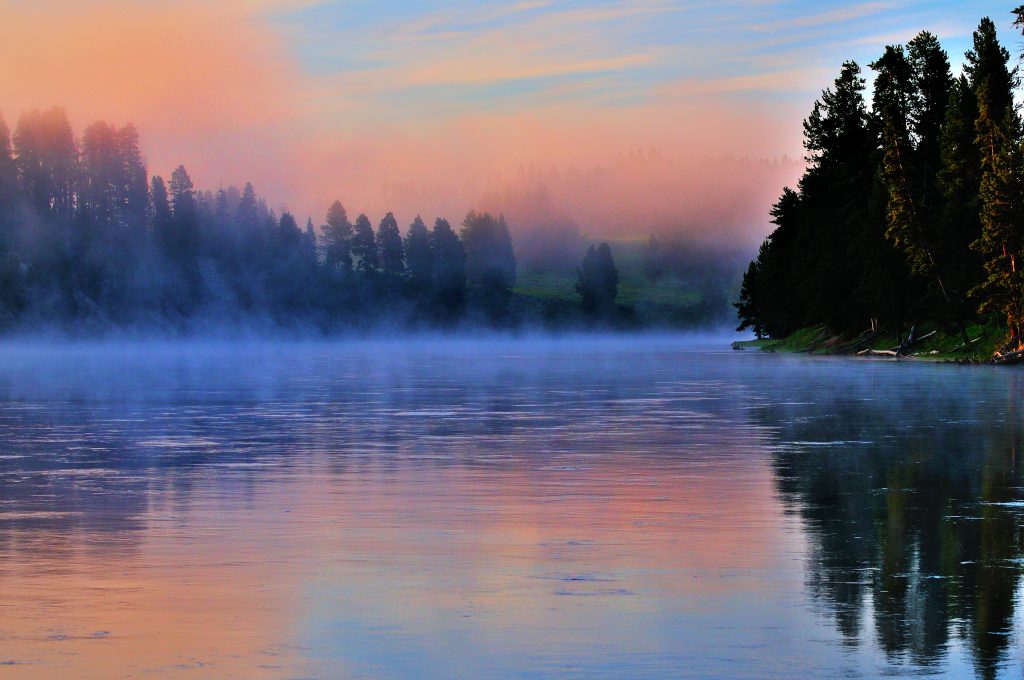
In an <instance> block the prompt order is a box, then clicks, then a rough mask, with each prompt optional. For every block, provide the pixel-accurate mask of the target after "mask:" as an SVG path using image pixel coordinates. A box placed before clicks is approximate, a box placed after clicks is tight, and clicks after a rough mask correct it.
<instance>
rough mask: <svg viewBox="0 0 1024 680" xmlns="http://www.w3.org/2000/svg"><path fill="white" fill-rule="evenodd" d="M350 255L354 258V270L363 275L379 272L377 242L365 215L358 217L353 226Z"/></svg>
mask: <svg viewBox="0 0 1024 680" xmlns="http://www.w3.org/2000/svg"><path fill="white" fill-rule="evenodd" d="M352 255H353V256H355V258H356V269H357V270H358V271H360V272H362V273H363V274H374V273H376V272H377V271H379V270H380V258H379V255H378V253H377V240H376V239H375V238H374V236H373V226H372V225H371V224H370V219H369V218H368V217H367V216H366V215H362V214H361V215H359V217H357V218H356V223H355V225H354V226H353V233H352Z"/></svg>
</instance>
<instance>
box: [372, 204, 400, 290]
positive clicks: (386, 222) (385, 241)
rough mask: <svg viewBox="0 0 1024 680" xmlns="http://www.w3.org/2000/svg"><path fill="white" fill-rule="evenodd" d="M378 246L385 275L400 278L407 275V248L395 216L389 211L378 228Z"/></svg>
mask: <svg viewBox="0 0 1024 680" xmlns="http://www.w3.org/2000/svg"><path fill="white" fill-rule="evenodd" d="M377 247H378V248H379V249H380V266H381V271H382V272H383V273H384V276H386V277H388V278H390V279H400V278H402V277H403V276H405V249H404V248H403V247H402V232H401V231H399V229H398V221H397V220H395V216H394V215H393V214H391V213H388V214H387V215H385V216H384V218H383V219H382V220H381V221H380V226H379V227H378V228H377Z"/></svg>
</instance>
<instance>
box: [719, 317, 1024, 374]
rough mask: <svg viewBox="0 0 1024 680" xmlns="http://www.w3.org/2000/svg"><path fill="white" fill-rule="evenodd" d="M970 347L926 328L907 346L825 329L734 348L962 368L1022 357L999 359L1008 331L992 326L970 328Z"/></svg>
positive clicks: (880, 336)
mask: <svg viewBox="0 0 1024 680" xmlns="http://www.w3.org/2000/svg"><path fill="white" fill-rule="evenodd" d="M967 335H968V338H969V339H970V340H971V344H970V347H964V344H963V341H962V339H961V338H960V336H959V335H958V334H950V333H948V332H945V331H942V330H939V329H937V328H934V327H933V326H930V325H929V326H924V327H922V328H921V329H920V331H919V332H918V333H917V338H916V339H915V340H913V341H912V342H910V343H909V347H906V346H905V347H904V353H902V354H901V353H899V352H898V350H899V348H900V347H901V345H906V344H907V340H906V338H901V337H900V336H898V335H896V334H893V333H880V332H875V333H870V332H866V333H864V334H862V335H860V336H858V337H854V338H850V337H844V336H840V335H837V334H834V333H832V332H831V331H829V330H828V329H827V328H825V327H824V326H811V327H807V328H801V329H800V330H798V331H796V332H794V333H793V334H791V335H789V336H787V337H784V338H761V339H753V340H739V341H736V342H734V343H732V349H733V350H737V351H741V350H751V351H759V352H768V353H783V354H814V355H818V356H845V357H853V358H867V359H875V360H888V361H927V362H932V363H952V364H961V365H990V366H999V365H1009V364H1015V363H1018V362H1019V361H1020V360H1021V358H1020V357H1018V356H1016V355H1013V356H1011V355H1007V357H1009V358H1004V359H1002V360H1000V359H999V357H998V355H997V354H996V352H997V350H998V349H999V348H1000V347H1001V346H1002V345H1003V343H1004V342H1005V339H1006V330H1005V328H1003V327H1001V326H995V325H993V324H975V325H972V326H969V327H968V328H967Z"/></svg>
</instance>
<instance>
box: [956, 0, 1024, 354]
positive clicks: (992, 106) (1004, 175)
mask: <svg viewBox="0 0 1024 680" xmlns="http://www.w3.org/2000/svg"><path fill="white" fill-rule="evenodd" d="M966 56H967V65H966V66H965V71H966V72H967V74H968V76H969V77H970V80H971V86H972V88H973V90H974V93H975V96H976V98H977V102H978V117H977V120H976V121H975V126H974V129H975V132H976V133H977V143H978V147H979V149H980V150H981V182H980V190H979V205H980V222H981V237H980V238H979V239H978V240H977V241H975V243H974V248H975V249H976V250H977V251H978V252H979V253H981V255H982V258H983V260H984V267H985V279H984V281H983V282H982V284H981V286H980V287H979V291H980V292H981V293H982V294H983V296H984V297H983V303H982V309H983V310H986V311H999V312H1001V313H1002V314H1004V315H1005V317H1006V320H1007V325H1008V326H1009V329H1010V337H1011V340H1013V341H1014V342H1016V343H1017V345H1018V346H1021V345H1022V343H1024V338H1022V336H1021V331H1022V326H1024V299H1022V296H1024V286H1022V284H1024V279H1022V271H1021V258H1022V256H1024V220H1022V214H1021V211H1022V208H1024V206H1022V203H1021V201H1022V198H1024V196H1022V192H1021V186H1020V183H1021V177H1022V168H1021V149H1020V140H1021V130H1020V128H1021V123H1020V119H1019V117H1018V115H1017V112H1016V110H1015V108H1014V105H1013V88H1014V87H1015V86H1016V84H1017V69H1016V68H1014V69H1010V68H1008V63H1009V60H1010V53H1009V52H1007V51H1006V49H1005V48H1003V47H1002V46H1001V45H1000V44H999V41H998V38H997V36H996V30H995V25H994V24H993V23H992V21H991V20H990V19H988V18H987V17H986V18H984V19H982V20H981V23H980V24H979V26H978V29H977V30H976V31H975V32H974V46H973V49H972V50H971V51H969V52H968V53H967V55H966Z"/></svg>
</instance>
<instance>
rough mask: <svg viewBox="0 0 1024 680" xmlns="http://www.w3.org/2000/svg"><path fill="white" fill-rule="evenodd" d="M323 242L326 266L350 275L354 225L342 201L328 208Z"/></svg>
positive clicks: (322, 237)
mask: <svg viewBox="0 0 1024 680" xmlns="http://www.w3.org/2000/svg"><path fill="white" fill-rule="evenodd" d="M322 232H323V233H322V236H321V241H322V243H323V249H324V264H325V265H326V266H327V268H328V269H329V270H331V271H340V272H343V273H348V272H351V271H352V251H351V247H352V244H351V240H352V225H351V224H350V223H349V221H348V213H346V212H345V208H344V207H343V206H342V205H341V201H334V203H331V205H330V207H329V208H327V217H326V218H325V220H324V226H323V229H322Z"/></svg>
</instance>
